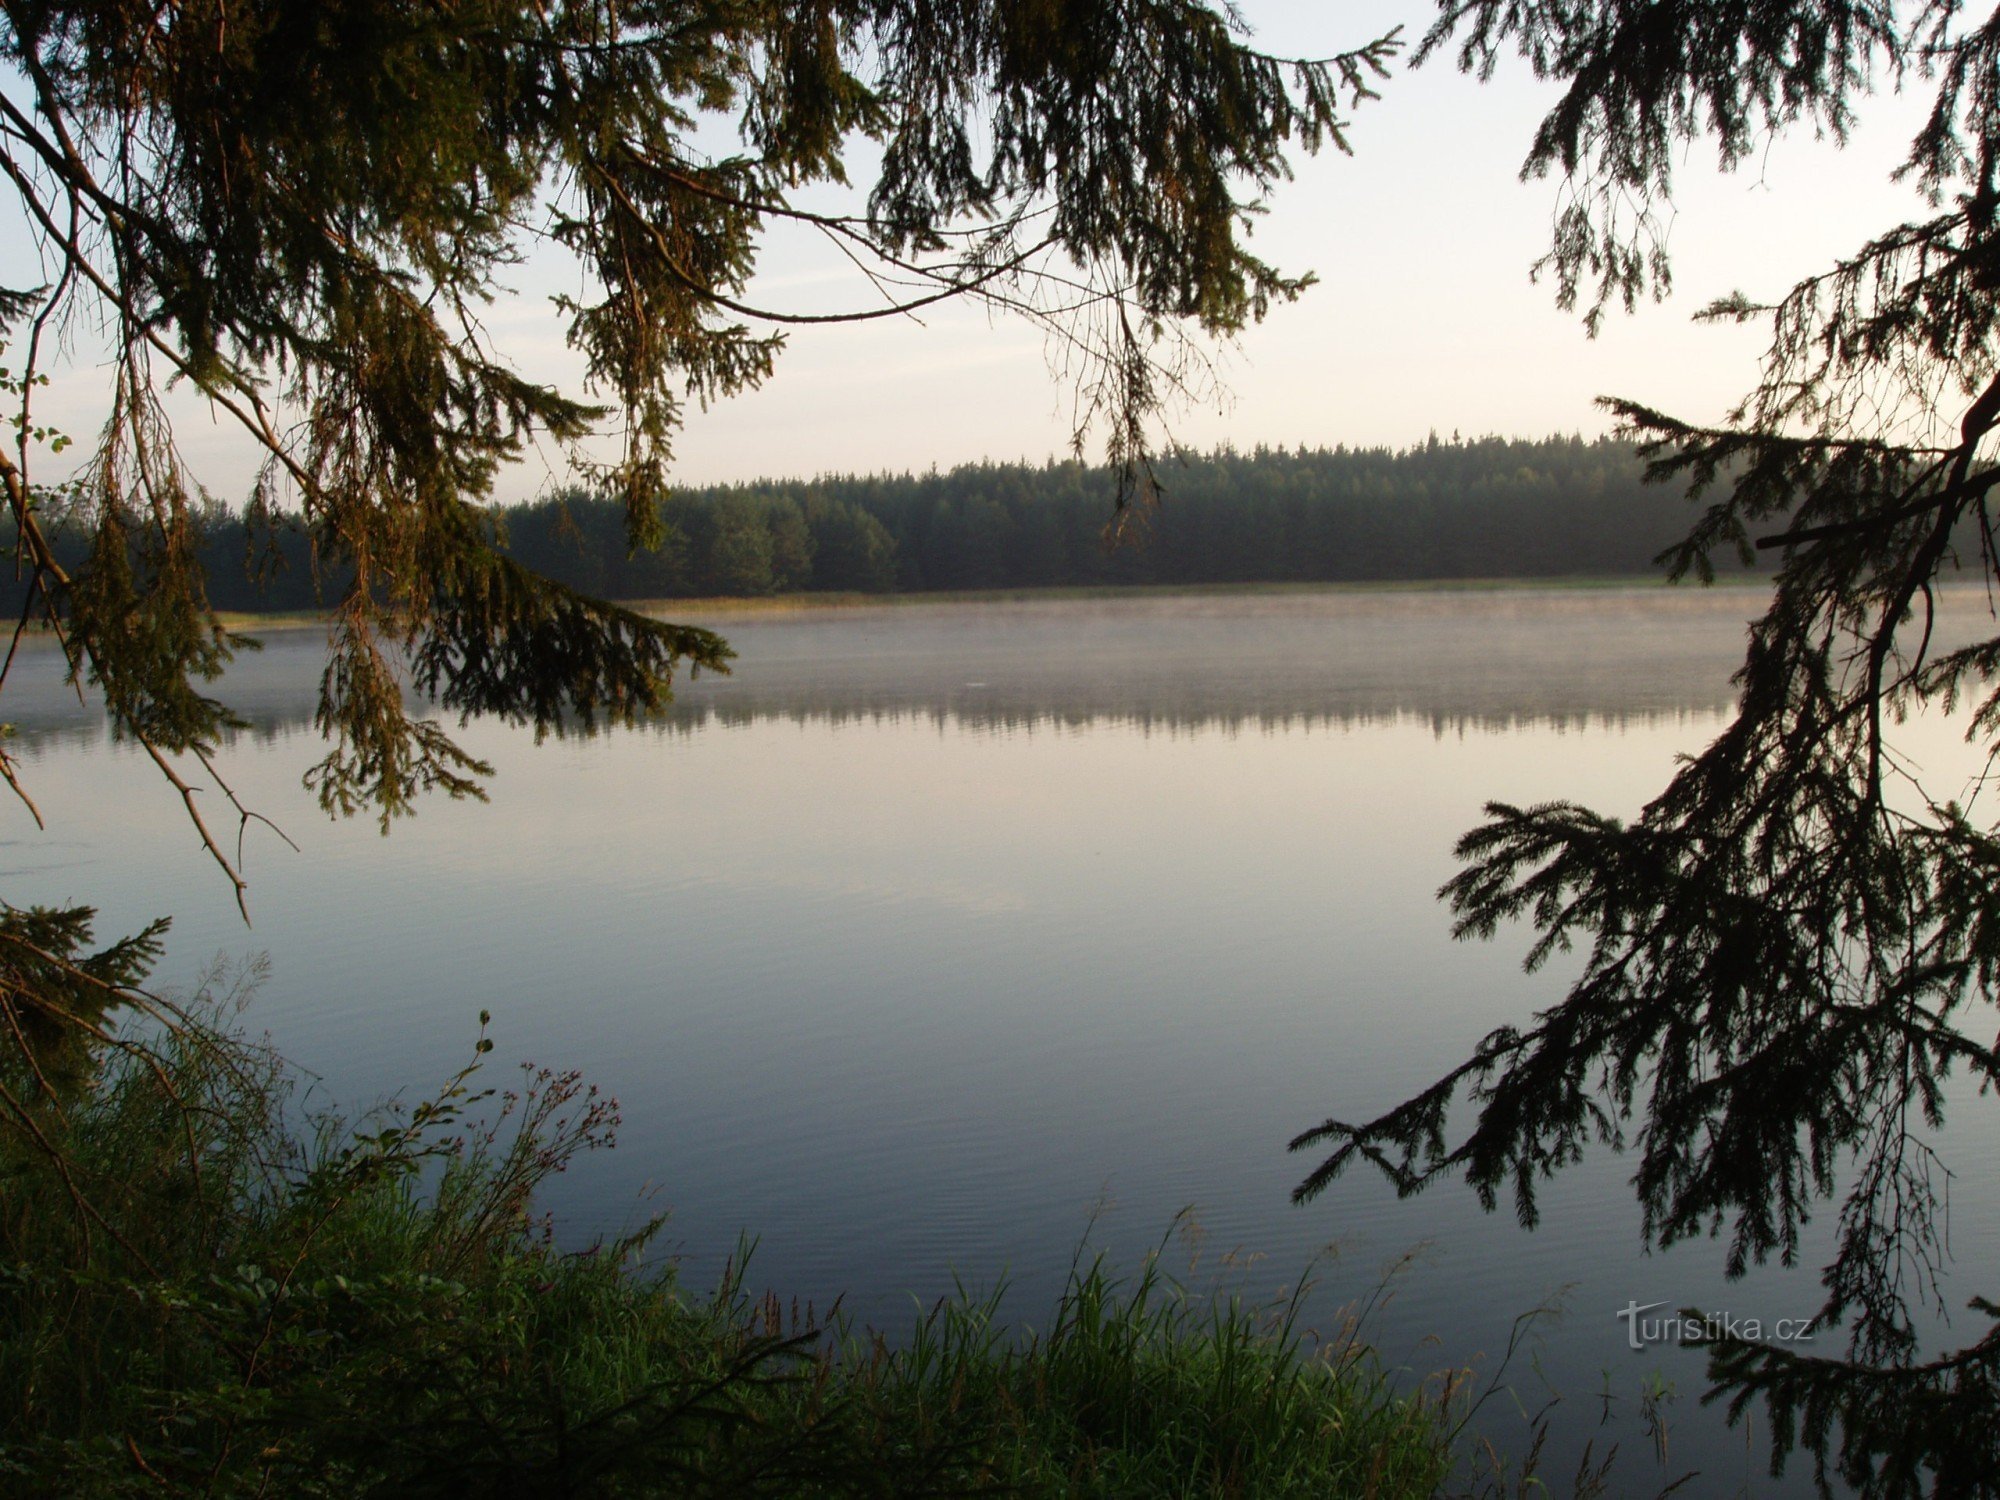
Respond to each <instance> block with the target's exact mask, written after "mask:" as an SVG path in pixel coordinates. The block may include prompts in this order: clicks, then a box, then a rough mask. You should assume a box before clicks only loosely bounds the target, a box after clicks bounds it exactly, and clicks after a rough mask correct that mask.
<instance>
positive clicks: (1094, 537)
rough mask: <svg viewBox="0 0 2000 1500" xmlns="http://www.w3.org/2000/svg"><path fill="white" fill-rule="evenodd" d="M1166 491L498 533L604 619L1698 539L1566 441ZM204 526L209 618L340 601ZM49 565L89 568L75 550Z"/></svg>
mask: <svg viewBox="0 0 2000 1500" xmlns="http://www.w3.org/2000/svg"><path fill="white" fill-rule="evenodd" d="M1159 478H1160V483H1161V489H1162V498H1161V501H1160V504H1159V505H1158V506H1157V508H1155V509H1152V510H1151V511H1149V512H1148V513H1147V514H1146V515H1145V516H1144V517H1143V518H1142V524H1141V527H1140V531H1141V535H1140V536H1139V538H1138V539H1137V541H1136V543H1135V544H1133V545H1124V546H1111V545H1108V544H1107V542H1106V540H1105V519H1106V516H1107V515H1108V514H1109V510H1110V497H1111V495H1112V493H1113V490H1114V481H1113V479H1112V477H1111V475H1110V474H1109V473H1108V472H1107V471H1106V470H1104V469H1103V468H1101V467H1095V466H1090V465H1085V464H1082V463H1077V462H1073V461H1072V462H1049V463H1044V464H1039V465H1037V464H1028V463H991V462H987V463H978V464H967V465H962V466H960V467H957V468H954V469H950V470H946V471H935V470H934V471H932V472H930V473H927V474H878V475H866V476H834V477H822V478H818V479H810V480H805V479H800V480H759V481H757V482H754V483H747V484H731V485H714V486H708V487H703V488H689V489H683V490H681V491H679V492H678V493H676V494H675V495H673V496H672V497H670V498H669V499H668V501H667V502H666V504H665V506H664V508H663V520H664V521H665V535H664V540H663V541H662V543H661V545H660V546H659V547H658V548H655V549H640V550H636V551H635V550H633V549H632V548H631V547H630V546H629V545H628V541H627V533H626V528H625V516H624V505H623V502H622V501H621V500H619V499H617V498H615V497H613V496H610V495H598V494H592V493H589V492H583V491H576V492H571V493H568V494H563V495H559V496H552V497H547V498H543V499H539V500H535V501H531V502H528V503H525V504H519V505H514V506H508V507H500V508H496V509H495V510H494V511H493V512H492V518H493V522H494V524H495V527H496V529H497V531H498V532H499V535H500V537H501V538H502V541H503V545H504V547H505V549H506V551H507V552H508V553H509V554H510V555H511V556H512V557H513V558H514V559H515V560H516V561H518V562H520V563H521V564H523V565H524V566H526V567H528V568H530V569H533V570H534V571H536V572H538V573H542V574H545V575H546V576H548V577H551V578H554V579H556V580H558V581H560V582H562V583H565V584H568V585H569V586H571V587H573V588H576V589H580V590H582V591H584V592H586V593H589V594H594V595H596V596H598V597H601V598H614V599H672V598H691V597H702V598H706V597H718V596H727V597H755V596H760V595H769V594H779V593H795V592H806V591H819V592H825V591H838V592H859V593H888V592H912V593H914V592H924V591H931V590H943V589H1006V588H1045V587H1062V586H1116V585H1124V584H1158V585H1199V584H1226V583H1279V582H1297V583H1308V582H1358V581H1378V580H1379V581H1387V580H1415V579H1452V578H1475V577H1498V576H1507V577H1523V578H1559V577H1566V576H1569V577H1573V576H1580V575H1604V574H1609V575H1619V574H1644V573H1648V572H1651V571H1655V563H1654V559H1655V558H1656V557H1657V556H1658V554H1659V553H1660V552H1661V551H1662V550H1663V549H1665V548H1667V547H1669V546H1670V545H1672V544H1673V543H1674V542H1676V541H1677V540H1679V538H1680V537H1681V536H1682V535H1684V534H1685V532H1686V530H1687V527H1688V523H1689V520H1690V508H1689V505H1688V502H1687V500H1686V499H1685V497H1684V496H1682V495H1681V494H1680V493H1678V492H1676V491H1673V490H1669V489H1663V488H1660V487H1656V486H1648V485H1646V484H1645V483H1644V482H1643V479H1642V466H1641V464H1640V461H1639V460H1638V458H1637V457H1636V456H1635V454H1634V452H1633V450H1632V448H1631V447H1630V445H1628V444H1625V443H1621V442H1617V441H1614V440H1611V439H1596V440H1591V441H1586V440H1584V439H1583V438H1581V437H1575V436H1570V437H1560V436H1557V437H1546V438H1541V439H1521V438H1497V437H1489V438H1481V439H1478V440H1475V441H1462V440H1459V439H1458V438H1456V437H1454V438H1452V439H1450V440H1448V441H1447V440H1441V439H1439V438H1437V437H1433V438H1431V439H1430V440H1429V441H1428V442H1425V443H1422V444H1419V445H1417V446H1414V447H1410V448H1406V449H1401V450H1393V449H1388V448H1348V447H1335V448H1304V447H1300V448H1296V449H1287V448H1263V447H1260V448H1256V449H1253V450H1250V451H1247V452H1239V451H1236V450H1234V449H1229V448H1224V449H1221V450H1218V451H1215V452H1212V453H1207V454H1201V455H1187V456H1184V457H1182V458H1177V459H1174V460H1171V461H1168V462H1166V463H1163V464H1162V465H1161V466H1160V469H1159ZM200 525H201V537H202V542H201V546H202V551H203V553H204V554H205V558H204V560H205V562H206V563H207V565H208V588H209V594H210V602H211V603H212V604H213V605H214V606H215V607H216V608H219V609H228V610H243V611H251V612H255V611H262V610H300V609H312V608H316V607H318V606H320V605H321V604H322V603H323V602H324V601H325V600H326V599H328V598H333V597H338V594H339V592H340V591H341V590H342V589H343V588H344V587H345V586H346V582H347V580H346V579H345V578H344V577H343V578H328V577H325V576H322V577H321V578H320V579H319V580H318V581H317V582H315V580H314V577H313V570H312V567H311V565H310V559H311V538H310V536H309V534H308V533H307V531H306V530H305V529H304V527H303V526H302V525H301V524H300V523H299V522H298V521H297V520H296V519H293V518H290V517H286V516H283V515H277V516H269V515H257V514H252V513H239V512H234V511H231V510H229V509H227V508H225V507H222V506H220V505H210V506H209V507H208V509H207V511H206V513H205V514H204V515H203V516H202V517H201V521H200ZM56 547H57V551H58V554H59V555H62V556H63V557H64V561H65V562H66V563H67V564H69V565H70V566H71V567H72V568H80V567H82V566H83V565H84V563H85V561H86V556H87V551H86V547H85V544H84V540H83V538H82V537H81V536H79V535H69V534H60V535H59V536H58V539H57V542H56ZM19 603H20V600H19V598H18V597H16V598H15V599H14V600H13V604H14V605H15V607H17V608H18V606H19Z"/></svg>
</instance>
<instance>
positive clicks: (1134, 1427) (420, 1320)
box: [0, 1000, 1449, 1496]
mask: <svg viewBox="0 0 2000 1500" xmlns="http://www.w3.org/2000/svg"><path fill="white" fill-rule="evenodd" d="M11 1003H12V1002H9V1001H4V1000H0V1008H4V1007H5V1005H6V1004H11ZM207 1014H209V1015H210V1016H211V1019H212V1015H213V1012H212V1011H210V1012H208V1013H207ZM10 1019H11V1013H10ZM482 1021H483V1018H482ZM92 1028H93V1032H92V1034H93V1035H94V1036H95V1037H96V1039H97V1040H96V1042H95V1044H94V1045H93V1046H92V1047H91V1048H90V1049H88V1050H89V1057H88V1065H87V1066H85V1067H82V1068H81V1069H78V1070H76V1071H75V1072H74V1073H73V1075H72V1076H73V1082H72V1083H71V1084H70V1085H69V1086H66V1087H63V1088H60V1089H59V1088H56V1087H54V1086H53V1085H49V1086H44V1084H45V1082H46V1078H47V1074H46V1070H45V1069H42V1068H40V1067H38V1064H37V1055H36V1053H35V1052H34V1051H33V1050H25V1049H23V1048H19V1047H17V1048H14V1049H10V1050H9V1051H8V1052H7V1053H6V1054H5V1060H4V1061H0V1081H4V1085H5V1090H4V1097H0V1118H4V1120H5V1124H6V1127H7V1128H6V1129H5V1130H4V1131H0V1492H4V1493H19V1494H50V1495H57V1494H61V1495H78V1496H124V1495H159V1494H162V1493H175V1494H178V1493H188V1494H204V1495H219V1496H239V1495H240V1496H250V1495H298V1496H360V1495H369V1496H376V1495H383V1496H387V1495H398V1496H400V1495H439V1496H446V1495H449V1496H461V1495H472V1496H479V1495H484V1496H531V1495H532V1496H541V1495H550V1496H554V1495H564V1496H598V1495H603V1496H622V1495H718V1496H721V1495H728V1496H738V1495H786V1496H790V1495H862V1494H882V1495H903V1494H934V1493H965V1492H981V1491H999V1492H1008V1493H1023V1494H1047V1495H1058V1494H1060V1495H1107V1496H1109V1495H1121V1496H1123V1495H1256V1496H1267V1495H1268V1496H1283V1495H1288V1494H1312V1495H1329V1494H1338V1495H1354V1496H1362V1495H1382V1496H1393V1495H1418V1494H1429V1493H1431V1492H1432V1491H1433V1490H1434V1489H1435V1488H1436V1486H1437V1485H1438V1484H1439V1482H1440V1481H1442V1480H1443V1479H1444V1478H1445V1477H1446V1474H1447V1472H1448V1469H1449V1455H1448V1452H1447V1449H1448V1446H1449V1444H1448V1442H1447V1440H1446V1438H1445V1436H1444V1434H1445V1432H1446V1430H1447V1423H1446V1420H1445V1413H1444V1412H1443V1410H1442V1401H1441V1400H1440V1399H1427V1398H1425V1397H1422V1396H1418V1397H1415V1398H1404V1397H1399V1396H1397V1395H1396V1394H1394V1393H1393V1392H1392V1390H1391V1389H1390V1386H1389V1383H1388V1381H1387V1379H1386V1378H1385V1377H1384V1375H1383V1374H1382V1373H1381V1372H1380V1371H1379V1370H1377V1369H1376V1368H1375V1367H1374V1365H1373V1364H1372V1362H1371V1360H1370V1358H1369V1357H1368V1355H1367V1353H1366V1351H1365V1350H1364V1349H1363V1348H1362V1347H1361V1346H1360V1345H1359V1344H1358V1343H1356V1342H1354V1341H1353V1340H1352V1339H1342V1340H1336V1341H1334V1342H1333V1343H1332V1344H1331V1345H1329V1346H1327V1347H1325V1348H1322V1347H1319V1346H1318V1345H1316V1344H1315V1343H1314V1341H1313V1340H1311V1339H1310V1338H1309V1337H1308V1336H1307V1335H1305V1334H1304V1333H1303V1332H1302V1331H1301V1330H1300V1328H1299V1324H1298V1301H1297V1298H1296V1297H1294V1298H1293V1299H1291V1300H1289V1301H1285V1302H1281V1303H1279V1304H1277V1305H1276V1306H1274V1307H1270V1308H1255V1307H1247V1306H1245V1305H1244V1304H1243V1303H1241V1302H1240V1301H1235V1300H1230V1299H1226V1298H1222V1299H1219V1298H1214V1297H1206V1296H1202V1295H1198V1294H1195V1293H1193V1292H1190V1291H1188V1290H1187V1289H1185V1288H1183V1287H1180V1286H1178V1285H1176V1284H1175V1283H1173V1282H1171V1281H1170V1280H1168V1279H1167V1278H1166V1277H1164V1276H1163V1275H1162V1274H1161V1273H1160V1271H1159V1269H1158V1260H1157V1257H1156V1258H1154V1259H1153V1260H1150V1261H1148V1262H1147V1263H1146V1264H1145V1265H1144V1267H1143V1268H1142V1269H1141V1270H1140V1271H1139V1272H1138V1273H1137V1274H1136V1276H1135V1277H1134V1278H1133V1279H1132V1280H1131V1281H1130V1282H1129V1283H1121V1282H1120V1281H1119V1280H1118V1279H1117V1278H1116V1277H1114V1276H1113V1275H1112V1274H1111V1273H1110V1271H1109V1270H1108V1269H1107V1268H1106V1266H1105V1265H1104V1263H1103V1262H1102V1261H1101V1260H1098V1261H1091V1262H1089V1263H1087V1264H1086V1263H1081V1262H1080V1263H1079V1264H1078V1266H1077V1267H1076V1268H1075V1270H1074V1271H1073V1274H1072V1276H1071V1279H1070V1285H1069V1289H1068V1291H1067V1293H1066V1294H1065V1296H1064V1297H1063V1298H1062V1300H1061V1303H1060V1305H1059V1307H1058V1309H1057V1312H1056V1315H1055V1318H1054V1320H1053V1321H1052V1323H1051V1324H1050V1326H1049V1328H1048V1331H1047V1332H1046V1333H1045V1334H1043V1335H1041V1336H1039V1337H1034V1336H1026V1337H1016V1336H1013V1335H1010V1334H1009V1333H1008V1332H1006V1331H1005V1330H1004V1328H1003V1327H1002V1325H1001V1323H1000V1321H999V1320H998V1318H997V1315H996V1302H997V1299H985V1300H981V1299H975V1298H972V1297H968V1296H960V1297H958V1298H956V1299H954V1300H950V1301H947V1302H946V1303H943V1304H941V1305H940V1306H938V1307H937V1308H935V1309H933V1310H932V1311H931V1312H930V1313H929V1314H928V1315H927V1316H924V1317H922V1318H921V1319H919V1320H918V1322H917V1325H916V1327H915V1330H914V1332H913V1333H912V1334H911V1335H910V1336H909V1337H908V1339H907V1340H905V1341H903V1342H901V1343H900V1344H898V1345H896V1346H892V1345H891V1344H890V1343H889V1342H887V1341H886V1340H884V1339H883V1338H881V1337H879V1336H875V1335H871V1334H865V1333H860V1332H857V1331H855V1330H854V1329H853V1328H852V1327H850V1326H847V1325H845V1324H842V1323H840V1322H836V1323H835V1324H834V1325H833V1326H831V1327H817V1326H814V1325H813V1324H812V1322H811V1320H810V1318H808V1319H805V1320H800V1319H798V1318H797V1317H796V1316H794V1317H792V1318H790V1319H787V1318H786V1317H785V1316H783V1315H782V1312H781V1309H780V1308H779V1306H778V1304H777V1302H776V1301H775V1299H772V1298H765V1299H763V1300H757V1299H753V1298H751V1297H750V1296H748V1295H747V1294H746V1293H745V1291H744V1290H743V1286H742V1281H741V1276H740V1273H739V1275H738V1276H737V1277H735V1278H733V1279H732V1280H731V1281H729V1282H728V1283H727V1284H726V1285H725V1286H724V1287H723V1288H722V1289H721V1291H720V1292H719V1293H717V1294H714V1295H711V1296H707V1297H692V1296H689V1295H687V1294H685V1293H684V1291H683V1289H682V1288H681V1287H680V1286H679V1284H678V1283H677V1282H676V1280H675V1278H674V1276H673V1275H672V1273H671V1270H670V1269H653V1270H649V1269H646V1268H645V1267H643V1266H642V1265H640V1264H638V1258H639V1252H640V1251H641V1250H642V1249H643V1246H644V1244H645V1242H646V1240H647V1238H648V1237H649V1236H650V1234H651V1232H652V1231H653V1229H656V1228H657V1227H658V1226H657V1224H655V1225H653V1226H649V1228H648V1230H646V1231H644V1232H642V1233H641V1234H639V1235H636V1236H633V1237H631V1238H629V1239H627V1240H624V1241H621V1242H618V1243H615V1244H610V1245H604V1246H600V1247H598V1248H596V1249H593V1250H591V1251H587V1252H584V1253H581V1254H577V1253H566V1252H564V1251H563V1250H562V1249H560V1248H559V1247H558V1245H557V1243H556V1240H555V1237H554V1235H553V1234H552V1232H551V1228H550V1226H549V1224H548V1223H547V1221H546V1220H545V1219H538V1218H537V1217H536V1216H535V1212H534V1207H533V1199H534V1193H535V1190H536V1188H537V1187H538V1186H539V1185H540V1184H541V1183H542V1182H544V1181H545V1180H546V1179H547V1178H548V1176H549V1175H550V1174H551V1173H554V1172H558V1171H560V1170H562V1168H563V1167H564V1166H565V1165H566V1164H567V1163H568V1162H569V1161H570V1160H571V1159H573V1158H574V1157H575V1156H576V1155H577V1154H578V1153H579V1152H582V1151H587V1150H589V1149H592V1148H593V1147H596V1146H601V1145H605V1144H608V1143H609V1140H610V1137H611V1133H612V1131H613V1129H614V1127H615V1125H616V1118H617V1117H616V1110H615V1106H614V1105H613V1104H612V1103H611V1101H609V1100H608V1099H605V1098H603V1097H602V1096H599V1095H597V1094H596V1093H595V1092H594V1091H593V1090H591V1089H590V1088H589V1087H587V1086H586V1085H585V1084H584V1083H583V1082H582V1081H581V1080H579V1079H578V1078H576V1077H575V1076H574V1075H571V1074H563V1073H556V1072H552V1071H549V1070H544V1069H527V1070H524V1072H523V1073H522V1075H521V1077H520V1080H519V1082H518V1084H517V1085H516V1086H515V1087H514V1088H512V1089H510V1090H507V1091H504V1092H494V1091H493V1090H490V1089H488V1088H485V1087H483V1086H482V1082H481V1080H482V1075H481V1071H480V1069H481V1065H482V1063H483V1062H484V1061H485V1054H486V1053H487V1051H488V1050H489V1049H490V1046H491V1043H490V1042H488V1041H487V1040H486V1039H485V1037H484V1035H483V1031H482V1035H481V1038H480V1040H479V1042H478V1050H477V1053H476V1054H475V1057H474V1059H473V1061H472V1063H471V1064H470V1065H469V1066H468V1067H467V1068H466V1069H465V1070H463V1071H462V1072H460V1073H459V1074H458V1075H457V1076H455V1077H454V1078H452V1079H450V1080H448V1081H447V1083H446V1084H445V1085H444V1086H443V1087H442V1088H441V1089H440V1090H439V1091H438V1092H437V1093H435V1094H434V1095H433V1096H431V1097H430V1098H429V1099H427V1100H426V1101H424V1102H423V1103H420V1104H417V1105H415V1106H414V1107H409V1108H391V1109H386V1110H384V1111H381V1112H378V1113H377V1114H376V1115H374V1116H371V1117H369V1118H366V1119H363V1120H360V1121H355V1122H343V1121H340V1120H337V1119H333V1118H330V1117H326V1116H323V1115H322V1116H305V1115H304V1112H303V1111H302V1110H301V1109H300V1108H299V1107H298V1105H297V1102H296V1098H295V1078H294V1075H293V1073H292V1071H291V1070H290V1069H288V1068H287V1066H286V1065H285V1064H284V1063H283V1062H282V1060H281V1059H279V1058H278V1057H277V1056H276V1055H275V1054H273V1053H272V1052H271V1051H270V1050H269V1049H268V1048H266V1047H262V1046H259V1045H256V1044H253V1043H250V1042H247V1041H245V1040H244V1039H242V1038H241V1037H239V1036H236V1035H234V1034H231V1033H229V1032H227V1031H226V1030H224V1029H222V1028H221V1027H219V1026H218V1025H215V1024H211V1023H210V1022H209V1021H204V1020H202V1019H200V1018H199V1017H197V1016H191V1015H187V1014H185V1013H183V1014H181V1015H180V1016H178V1018H177V1019H176V1020H175V1024H173V1025H171V1026H157V1025H155V1026H153V1027H150V1028H149V1029H148V1030H147V1032H146V1041H145V1042H144V1044H143V1045H140V1044H138V1043H137V1042H135V1041H134V1040H133V1039H132V1038H131V1037H130V1036H127V1037H124V1038H120V1036H119V1035H118V1033H117V1032H116V1031H115V1030H114V1029H113V1028H112V1027H111V1026H110V1025H109V1023H104V1022H99V1021H93V1023H92ZM15 1033H16V1035H17V1036H18V1035H19V1028H18V1027H16V1028H15ZM71 1061H72V1062H74V1061H75V1059H74V1058H73V1057H72V1059H71Z"/></svg>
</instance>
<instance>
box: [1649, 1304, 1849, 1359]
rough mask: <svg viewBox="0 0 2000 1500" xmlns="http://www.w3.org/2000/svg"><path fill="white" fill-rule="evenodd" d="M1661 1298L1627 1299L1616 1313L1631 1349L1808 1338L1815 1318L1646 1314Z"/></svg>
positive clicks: (1794, 1341) (1800, 1341)
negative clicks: (1653, 1300) (1723, 1341)
mask: <svg viewBox="0 0 2000 1500" xmlns="http://www.w3.org/2000/svg"><path fill="white" fill-rule="evenodd" d="M1666 1305H1667V1304H1666V1303H1665V1302H1627V1303H1626V1304H1625V1305H1624V1306H1623V1307H1621V1308H1619V1309H1618V1312H1617V1314H1616V1316H1618V1317H1620V1318H1623V1319H1624V1320H1625V1342H1626V1344H1627V1345H1628V1346H1629V1347H1631V1348H1633V1349H1643V1348H1645V1347H1646V1346H1647V1345H1648V1344H1667V1343H1674V1344H1713V1343H1715V1342H1717V1341H1718V1340H1721V1339H1744V1340H1747V1341H1749V1342H1750V1343H1753V1344H1761V1343H1764V1342H1765V1341H1766V1340H1767V1339H1768V1340H1769V1341H1770V1342H1771V1343H1774V1344H1803V1343H1807V1342H1810V1341H1811V1339H1812V1336H1813V1325H1814V1324H1815V1323H1817V1322H1818V1321H1819V1319H1817V1318H1779V1319H1777V1320H1776V1321H1774V1322H1772V1323H1769V1324H1766V1323H1765V1322H1764V1320H1763V1319H1762V1318H1739V1317H1737V1316H1736V1314H1735V1313H1703V1314H1702V1315H1701V1316H1700V1317H1691V1316H1689V1315H1688V1314H1686V1313H1664V1314H1662V1315H1661V1316H1659V1317H1657V1318H1649V1317H1647V1316H1646V1314H1647V1313H1650V1312H1652V1311H1653V1310H1654V1309H1655V1308H1661V1307H1665V1306H1666Z"/></svg>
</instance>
